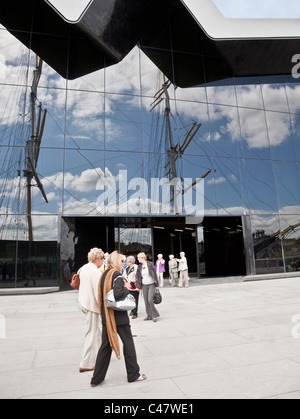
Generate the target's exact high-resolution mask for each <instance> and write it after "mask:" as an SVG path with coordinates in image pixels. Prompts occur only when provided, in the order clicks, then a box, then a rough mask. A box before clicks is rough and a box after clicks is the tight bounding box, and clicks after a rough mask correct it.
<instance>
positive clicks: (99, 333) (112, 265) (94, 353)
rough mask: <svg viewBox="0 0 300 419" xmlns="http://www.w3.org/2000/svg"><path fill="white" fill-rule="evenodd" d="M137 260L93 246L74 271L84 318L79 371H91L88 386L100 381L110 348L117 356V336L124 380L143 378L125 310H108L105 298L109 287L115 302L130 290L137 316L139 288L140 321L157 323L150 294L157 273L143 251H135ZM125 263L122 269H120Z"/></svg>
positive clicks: (155, 288)
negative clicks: (141, 300)
mask: <svg viewBox="0 0 300 419" xmlns="http://www.w3.org/2000/svg"><path fill="white" fill-rule="evenodd" d="M105 256H106V257H105ZM138 261H139V263H140V264H139V265H137V264H136V263H135V258H134V257H133V256H129V257H128V258H127V259H126V260H125V257H124V256H123V255H122V254H120V253H119V252H117V251H115V252H113V253H111V254H110V255H108V254H106V255H104V252H103V251H102V250H101V249H98V248H94V249H91V251H90V252H89V254H88V263H87V264H86V265H84V266H83V267H82V268H80V269H79V271H78V274H79V276H80V288H79V296H78V301H79V306H80V309H81V311H82V312H83V314H84V315H85V319H86V335H85V343H84V348H83V354H82V360H81V363H80V368H79V371H80V372H81V373H83V372H86V371H94V373H93V378H92V380H91V386H92V387H95V386H97V385H99V384H101V383H102V382H103V381H104V379H105V376H106V373H107V370H108V367H109V363H110V359H111V354H112V351H114V352H115V354H116V356H117V357H118V358H120V347H119V340H118V336H117V335H119V336H120V338H121V340H122V342H123V352H124V358H125V365H126V370H127V379H128V382H134V381H144V380H145V379H146V376H145V375H144V374H141V373H140V367H139V365H138V363H137V356H136V350H135V345H134V341H133V337H132V333H131V328H130V321H129V316H128V313H127V312H125V311H114V310H111V309H108V308H107V306H106V300H105V297H106V295H107V293H108V292H109V291H110V290H111V289H113V290H114V297H115V300H116V301H119V300H123V299H124V298H125V297H126V296H127V295H128V294H129V293H132V295H134V297H135V299H136V309H135V310H134V311H133V312H132V313H131V315H132V317H133V318H137V313H138V299H139V293H140V291H142V292H143V296H144V301H145V308H146V313H147V316H146V318H145V319H144V320H145V321H147V320H152V321H153V322H155V323H156V322H157V318H158V317H159V316H160V315H159V313H158V311H157V309H156V307H155V305H154V302H153V297H154V294H155V292H156V290H157V289H159V281H158V277H157V272H156V269H155V267H154V265H153V264H152V263H151V262H149V261H147V256H146V255H145V253H139V254H138ZM125 262H126V268H125V269H123V267H124V263H125ZM122 271H123V273H121V272H122ZM99 315H101V320H102V321H101V322H100V317H99ZM101 323H102V328H101Z"/></svg>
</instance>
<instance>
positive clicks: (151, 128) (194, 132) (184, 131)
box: [143, 87, 211, 155]
mask: <svg viewBox="0 0 300 419" xmlns="http://www.w3.org/2000/svg"><path fill="white" fill-rule="evenodd" d="M171 89H172V88H171V87H170V89H169V91H170V90H171ZM198 91H199V92H200V91H201V89H198V90H197V89H196V90H192V89H190V92H198ZM177 93H178V90H176V95H177ZM187 97H188V95H187V96H186V98H187ZM191 98H192V95H191ZM160 99H163V101H162V102H160V103H159V104H158V106H156V107H155V108H154V109H153V111H152V112H151V114H150V115H151V117H150V116H149V113H148V114H147V113H146V112H144V113H143V121H144V132H145V135H144V144H145V145H144V151H148V152H150V153H157V152H160V153H168V150H170V149H171V147H172V148H173V149H174V150H175V152H176V153H177V154H184V155H188V154H191V155H211V146H210V135H209V128H210V125H209V119H208V112H207V105H206V104H203V103H199V102H196V101H188V100H187V99H186V100H185V101H181V100H179V99H178V98H177V100H176V101H172V100H171V101H170V102H169V103H168V101H167V100H166V97H165V95H162V96H161V98H160ZM169 108H171V111H170V112H168V109H169ZM168 114H169V117H168V116H167V115H168Z"/></svg>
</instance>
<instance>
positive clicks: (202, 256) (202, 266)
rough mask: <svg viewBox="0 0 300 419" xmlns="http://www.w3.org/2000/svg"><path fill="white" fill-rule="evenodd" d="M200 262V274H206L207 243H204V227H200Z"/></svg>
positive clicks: (198, 229)
mask: <svg viewBox="0 0 300 419" xmlns="http://www.w3.org/2000/svg"><path fill="white" fill-rule="evenodd" d="M197 233H198V258H199V260H198V263H199V274H200V276H204V275H206V267H205V243H204V228H203V227H198V228H197Z"/></svg>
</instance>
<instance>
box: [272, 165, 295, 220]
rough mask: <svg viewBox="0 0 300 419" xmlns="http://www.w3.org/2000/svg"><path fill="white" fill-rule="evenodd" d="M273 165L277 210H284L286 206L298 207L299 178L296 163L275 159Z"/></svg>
mask: <svg viewBox="0 0 300 419" xmlns="http://www.w3.org/2000/svg"><path fill="white" fill-rule="evenodd" d="M273 167H274V176H275V183H276V193H277V199H278V208H279V210H280V211H283V212H286V210H287V209H288V208H293V207H296V208H299V205H300V188H299V180H300V178H299V167H298V164H297V163H288V162H276V161H275V162H273ZM288 212H290V211H288Z"/></svg>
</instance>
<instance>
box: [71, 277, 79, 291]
mask: <svg viewBox="0 0 300 419" xmlns="http://www.w3.org/2000/svg"><path fill="white" fill-rule="evenodd" d="M70 285H71V287H72V288H74V289H75V290H79V287H80V276H79V274H74V275H73V276H72V279H71V283H70Z"/></svg>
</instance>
